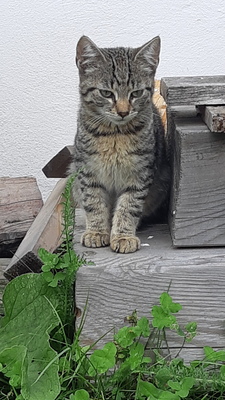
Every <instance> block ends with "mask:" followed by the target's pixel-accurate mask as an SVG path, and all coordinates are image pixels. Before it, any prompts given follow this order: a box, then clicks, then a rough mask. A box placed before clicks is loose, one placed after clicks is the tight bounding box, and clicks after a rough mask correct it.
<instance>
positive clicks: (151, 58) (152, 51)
mask: <svg viewBox="0 0 225 400" xmlns="http://www.w3.org/2000/svg"><path fill="white" fill-rule="evenodd" d="M160 42H161V41H160V37H159V36H156V37H155V38H153V39H152V40H150V42H148V43H146V44H144V45H143V46H141V47H139V48H138V49H136V52H135V55H134V61H137V62H138V61H139V62H141V63H142V65H143V68H144V69H146V70H151V71H152V72H155V70H156V68H157V66H158V64H159V53H160Z"/></svg>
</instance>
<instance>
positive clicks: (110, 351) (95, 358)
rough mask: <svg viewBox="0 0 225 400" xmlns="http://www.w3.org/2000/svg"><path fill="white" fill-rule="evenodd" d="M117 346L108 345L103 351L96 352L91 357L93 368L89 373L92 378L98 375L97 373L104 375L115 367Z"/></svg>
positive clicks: (91, 367)
mask: <svg viewBox="0 0 225 400" xmlns="http://www.w3.org/2000/svg"><path fill="white" fill-rule="evenodd" d="M116 351H117V350H116V346H115V344H114V343H111V342H109V343H106V344H105V346H104V347H103V349H102V350H95V351H94V352H93V354H92V355H91V356H90V362H91V366H90V368H89V371H88V373H89V374H90V375H91V376H94V375H96V372H97V373H99V374H103V373H104V372H106V371H108V369H109V368H112V367H114V365H115V363H116V360H115V355H116Z"/></svg>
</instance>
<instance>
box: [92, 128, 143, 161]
mask: <svg viewBox="0 0 225 400" xmlns="http://www.w3.org/2000/svg"><path fill="white" fill-rule="evenodd" d="M137 144H138V143H137V138H135V137H129V135H127V136H125V135H121V136H111V135H110V136H102V137H99V138H98V140H97V141H96V152H97V157H98V160H99V163H101V164H102V165H103V166H109V168H127V167H128V168H131V167H132V165H133V164H134V161H135V160H134V157H133V156H132V154H134V152H135V148H136V147H137Z"/></svg>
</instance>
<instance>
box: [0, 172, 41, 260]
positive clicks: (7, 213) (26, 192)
mask: <svg viewBox="0 0 225 400" xmlns="http://www.w3.org/2000/svg"><path fill="white" fill-rule="evenodd" d="M42 205H43V201H42V197H41V193H40V190H39V188H38V186H37V182H36V179H35V178H33V177H22V178H9V177H3V178H0V257H3V256H5V254H6V253H9V252H10V251H13V249H14V244H16V247H18V245H19V243H20V242H21V240H22V239H23V237H24V236H25V234H26V232H27V231H28V229H29V228H30V226H31V224H32V222H33V221H34V219H35V218H36V216H37V214H38V213H39V211H40V209H41V207H42ZM16 247H15V248H16Z"/></svg>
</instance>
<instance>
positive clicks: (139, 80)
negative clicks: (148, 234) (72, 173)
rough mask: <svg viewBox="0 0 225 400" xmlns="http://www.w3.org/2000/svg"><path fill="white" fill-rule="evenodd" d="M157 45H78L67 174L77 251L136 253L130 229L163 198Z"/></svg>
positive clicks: (165, 172) (165, 181)
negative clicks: (76, 208)
mask: <svg viewBox="0 0 225 400" xmlns="http://www.w3.org/2000/svg"><path fill="white" fill-rule="evenodd" d="M159 52H160V39H159V37H156V38H154V39H152V40H151V41H150V42H148V43H147V44H145V45H144V46H142V47H140V48H138V49H131V48H122V47H121V48H107V49H106V48H104V49H102V48H101V49H100V48H98V47H97V46H96V45H95V44H94V43H93V42H92V41H91V40H90V39H89V38H88V37H86V36H83V37H82V38H81V39H80V40H79V42H78V44H77V54H76V62H77V66H78V69H79V76H80V110H79V116H78V122H77V124H78V126H77V135H76V137H75V155H74V162H73V166H72V170H80V172H79V176H78V179H77V186H76V187H75V190H74V192H75V195H78V196H79V198H80V199H81V203H82V206H83V208H84V210H85V213H86V231H85V232H84V234H83V236H82V239H81V241H82V243H83V245H84V246H87V247H101V246H107V245H110V246H111V248H112V250H113V251H116V252H120V253H129V252H134V251H136V250H138V249H139V248H140V240H139V238H138V237H137V236H136V228H137V226H138V224H139V222H140V220H141V219H142V218H143V217H144V216H146V215H150V214H152V213H154V212H155V211H156V209H157V208H158V207H160V206H161V205H162V203H163V202H164V201H165V199H166V197H167V195H168V189H169V182H170V169H169V166H168V162H167V157H166V146H165V138H164V130H163V127H162V124H161V120H160V117H159V115H158V113H157V110H156V109H155V107H154V106H153V104H152V94H153V90H154V75H155V70H156V67H157V65H158V61H159Z"/></svg>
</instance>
